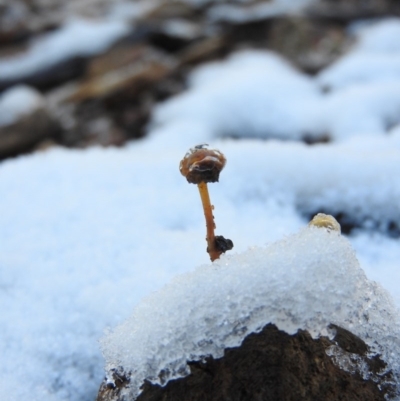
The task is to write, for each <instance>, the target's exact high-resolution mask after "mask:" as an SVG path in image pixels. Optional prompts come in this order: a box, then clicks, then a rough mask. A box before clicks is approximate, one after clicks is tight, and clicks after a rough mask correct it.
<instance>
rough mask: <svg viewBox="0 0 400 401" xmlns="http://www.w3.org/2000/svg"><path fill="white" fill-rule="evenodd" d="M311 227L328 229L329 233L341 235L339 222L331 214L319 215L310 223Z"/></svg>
mask: <svg viewBox="0 0 400 401" xmlns="http://www.w3.org/2000/svg"><path fill="white" fill-rule="evenodd" d="M308 225H309V226H314V227H319V228H322V227H324V228H326V229H327V230H328V231H337V232H338V233H339V234H340V231H341V227H340V224H339V223H338V221H337V220H336V219H335V218H334V217H333V216H331V215H330V214H324V213H318V214H317V215H315V216H314V217H313V218H312V220H311V221H310V222H309V223H308Z"/></svg>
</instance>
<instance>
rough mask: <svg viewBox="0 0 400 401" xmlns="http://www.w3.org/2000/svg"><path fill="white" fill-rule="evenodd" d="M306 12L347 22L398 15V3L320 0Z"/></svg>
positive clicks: (399, 7) (394, 1)
mask: <svg viewBox="0 0 400 401" xmlns="http://www.w3.org/2000/svg"><path fill="white" fill-rule="evenodd" d="M306 14H307V15H308V16H310V17H313V18H320V19H330V20H335V21H337V22H341V23H348V22H351V21H352V20H355V19H365V18H379V17H388V16H394V15H397V16H399V15H400V3H399V2H398V1H397V0H370V1H365V0H339V1H338V0H320V1H317V2H315V3H314V4H312V5H311V6H310V7H309V8H308V9H307V11H306Z"/></svg>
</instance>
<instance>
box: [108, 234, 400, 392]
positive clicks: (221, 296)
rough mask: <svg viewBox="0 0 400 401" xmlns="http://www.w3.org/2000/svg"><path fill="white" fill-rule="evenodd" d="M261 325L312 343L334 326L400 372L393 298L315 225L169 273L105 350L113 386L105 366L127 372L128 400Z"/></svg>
mask: <svg viewBox="0 0 400 401" xmlns="http://www.w3.org/2000/svg"><path fill="white" fill-rule="evenodd" d="M267 323H274V324H276V325H277V326H278V327H279V328H280V329H281V330H284V331H286V332H288V333H295V332H296V331H297V330H298V329H299V328H301V329H305V330H308V331H309V332H310V333H311V334H312V335H313V336H314V337H318V336H320V335H327V334H328V330H327V326H328V325H329V324H330V323H334V324H336V325H339V326H341V327H343V328H346V329H348V330H350V331H352V332H353V333H355V334H356V335H358V336H359V337H361V338H362V339H363V340H364V341H365V342H366V343H367V344H369V345H370V346H371V347H372V350H373V352H375V353H379V354H381V355H382V356H383V358H384V360H386V361H388V362H389V366H388V368H389V369H393V372H395V374H399V373H400V371H399V368H400V365H399V356H400V340H399V334H400V325H399V323H400V320H399V315H398V311H397V310H396V308H395V307H394V305H393V303H392V300H391V298H390V296H389V295H388V293H387V292H386V291H385V290H383V289H382V288H381V287H380V286H379V285H377V284H376V283H375V282H372V281H369V280H368V279H367V278H366V276H365V274H364V272H363V270H362V269H361V268H360V266H359V264H358V261H357V259H356V256H355V254H354V251H353V250H352V248H351V246H350V244H349V242H348V241H347V240H346V239H344V238H343V237H341V236H340V234H338V233H337V232H334V231H328V230H326V229H321V228H315V227H308V228H305V229H302V230H301V231H300V232H299V233H297V234H294V235H291V236H289V237H287V238H285V239H283V240H281V241H278V242H275V243H273V244H271V245H268V246H266V247H264V248H253V249H250V250H248V251H246V252H244V253H242V254H238V255H234V256H223V257H222V258H221V259H220V260H218V261H217V262H215V263H213V264H211V265H203V266H200V267H198V268H197V269H196V270H195V271H193V272H190V273H186V274H184V275H181V276H178V277H176V278H175V279H174V280H173V281H172V282H171V283H169V284H168V285H167V286H165V287H164V288H163V289H162V290H160V291H158V292H156V293H154V294H152V295H151V296H149V297H147V298H146V299H145V300H143V301H142V302H141V303H139V304H138V305H137V306H136V307H135V308H134V311H133V314H132V316H131V317H129V319H128V320H127V321H126V322H124V323H123V324H122V325H120V326H118V327H117V328H116V329H115V330H114V331H113V332H112V333H110V334H108V335H107V336H106V337H105V338H104V339H103V340H102V349H103V353H104V355H105V358H106V361H107V368H108V369H109V370H110V377H111V381H112V376H111V373H112V371H111V369H117V368H118V367H120V366H122V367H123V368H124V371H125V372H126V373H128V372H132V377H131V383H130V384H129V389H128V390H124V391H126V392H128V391H129V396H131V397H133V398H135V397H136V396H137V395H138V393H139V392H140V386H141V384H142V383H143V381H144V380H145V379H147V380H150V381H152V382H153V383H158V384H165V382H166V381H168V380H170V379H174V378H177V377H180V376H183V375H185V374H188V373H189V369H188V366H187V365H186V363H187V361H190V360H200V359H202V358H204V357H205V356H207V355H212V356H213V357H214V358H219V357H221V356H223V352H224V349H225V348H226V347H235V346H239V345H240V344H241V342H242V340H243V339H244V337H245V336H246V335H247V334H249V333H251V332H257V331H259V330H261V329H262V327H264V325H266V324H267ZM138 344H140V346H138ZM161 371H162V375H161ZM161 376H162V378H161ZM109 380H110V378H109Z"/></svg>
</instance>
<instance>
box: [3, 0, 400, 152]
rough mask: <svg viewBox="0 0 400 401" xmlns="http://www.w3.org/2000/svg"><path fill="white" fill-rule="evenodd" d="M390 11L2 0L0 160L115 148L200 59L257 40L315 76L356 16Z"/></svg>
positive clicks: (286, 2)
mask: <svg viewBox="0 0 400 401" xmlns="http://www.w3.org/2000/svg"><path fill="white" fill-rule="evenodd" d="M399 15H400V4H399V2H398V1H396V0H346V1H345V0H343V1H341V0H336V1H334V0H275V1H272V0H270V1H260V0H256V1H252V0H237V1H223V0H214V1H206V0H181V1H171V0H143V1H133V0H132V1H128V0H108V1H106V0H87V1H81V0H71V1H68V2H65V1H62V0H2V1H1V2H0V91H1V93H2V95H0V96H1V97H0V159H5V158H8V157H12V156H16V155H18V154H20V153H24V152H31V151H35V150H37V149H43V148H48V147H51V146H53V145H55V144H57V145H61V146H66V147H72V148H85V147H88V146H91V145H102V146H124V144H125V143H126V142H127V141H132V140H136V139H138V138H142V137H145V136H146V133H147V131H148V129H147V127H148V122H149V119H150V116H151V115H152V111H153V108H154V105H155V104H156V103H157V102H160V101H163V100H165V99H167V98H169V97H171V96H173V95H176V94H178V93H180V92H181V91H183V90H185V88H186V86H187V78H188V75H189V74H190V72H191V71H192V70H193V68H195V67H196V66H198V65H201V64H202V63H205V62H208V61H212V60H221V59H224V58H226V57H227V56H229V54H231V53H232V52H235V51H237V50H240V49H268V50H273V51H274V52H277V53H279V54H281V55H282V56H283V57H285V58H286V59H287V60H288V61H289V62H290V63H291V64H292V65H294V66H295V67H296V68H297V69H299V70H300V71H303V72H304V73H306V74H310V75H315V74H318V72H319V71H321V70H322V69H324V68H326V67H327V66H329V65H331V64H332V63H334V62H335V61H336V60H337V59H338V58H339V57H340V56H341V55H342V54H344V53H345V52H346V51H347V50H348V49H349V48H350V47H351V46H352V43H353V42H354V32H353V30H354V29H353V27H354V24H355V23H356V22H357V21H360V20H363V21H365V20H371V19H372V20H373V19H382V18H388V17H393V16H399ZM21 85H23V86H21ZM265 136H268V135H267V134H266V135H265ZM303 139H304V140H305V141H307V140H312V139H310V138H307V137H306V136H305V137H304V138H303ZM318 140H319V141H324V140H328V138H327V137H326V136H325V137H324V136H323V135H321V136H320V137H319V138H318Z"/></svg>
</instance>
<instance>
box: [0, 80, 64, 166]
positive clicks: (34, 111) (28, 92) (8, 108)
mask: <svg viewBox="0 0 400 401" xmlns="http://www.w3.org/2000/svg"><path fill="white" fill-rule="evenodd" d="M58 131H59V126H58V124H57V123H55V121H54V120H53V118H52V117H51V116H50V113H49V112H48V110H47V109H46V102H45V99H44V98H43V96H42V95H41V94H40V93H39V92H37V91H35V90H34V89H32V88H30V87H28V86H23V85H21V86H16V87H14V88H11V89H9V90H8V91H6V92H4V93H3V94H2V96H1V97H0V159H3V158H6V157H9V156H14V155H16V154H18V153H21V152H26V151H28V150H30V149H32V148H34V147H35V146H36V145H37V144H38V143H40V142H41V141H43V140H45V139H49V138H54V137H55V135H56V134H57V133H58Z"/></svg>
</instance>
